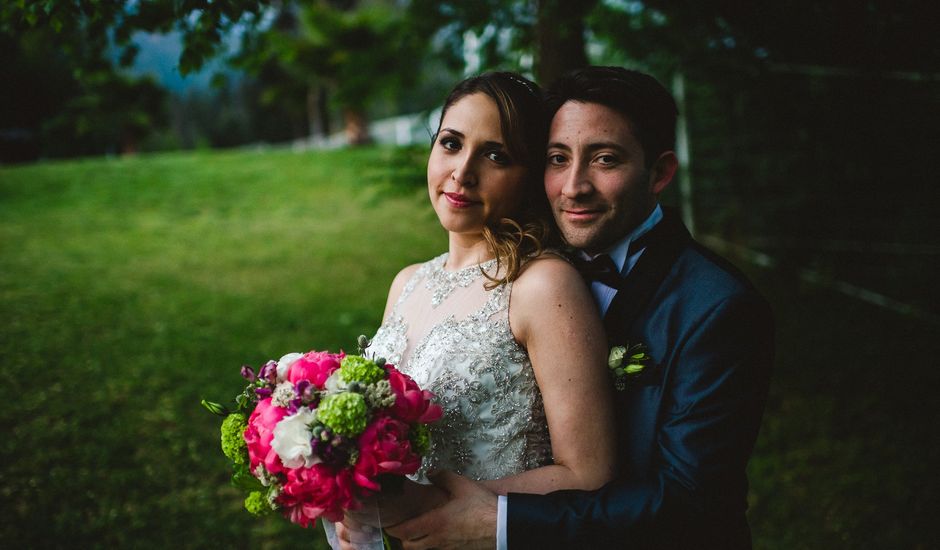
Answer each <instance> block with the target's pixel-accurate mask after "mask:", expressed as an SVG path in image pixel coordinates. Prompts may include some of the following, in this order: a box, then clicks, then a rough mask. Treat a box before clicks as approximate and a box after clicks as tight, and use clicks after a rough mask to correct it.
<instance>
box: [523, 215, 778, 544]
mask: <svg viewBox="0 0 940 550" xmlns="http://www.w3.org/2000/svg"><path fill="white" fill-rule="evenodd" d="M664 214H665V215H664V218H663V220H662V221H660V223H659V224H657V225H656V227H654V228H653V230H652V231H651V232H650V236H649V237H647V241H648V244H647V248H646V251H645V252H644V253H643V255H642V256H641V257H640V260H639V262H638V263H637V265H636V266H635V267H634V268H633V270H632V271H631V272H630V274H629V275H628V277H627V280H626V287H625V288H622V289H621V290H620V291H619V292H618V293H617V295H616V297H615V298H614V301H613V302H612V303H611V306H610V308H609V309H608V311H607V314H606V315H605V318H604V325H605V328H606V330H607V334H608V340H609V343H610V345H611V346H614V345H625V344H627V343H630V344H635V343H640V342H642V343H644V344H646V346H647V347H648V349H649V353H650V355H651V356H652V362H651V364H650V365H649V366H647V368H646V369H645V370H644V371H643V372H642V373H641V374H640V375H639V376H638V377H637V378H635V379H632V380H631V381H630V383H629V384H628V386H627V388H626V389H625V390H624V391H622V392H616V396H615V413H616V416H617V429H618V461H619V475H618V478H617V479H616V480H615V481H613V482H611V483H609V484H607V485H605V486H604V487H603V488H601V489H599V490H597V491H558V492H554V493H551V494H549V495H527V494H518V493H511V494H510V495H509V497H508V508H507V539H508V544H509V548H510V550H517V549H525V548H591V549H596V548H750V546H751V538H750V530H749V528H748V525H747V519H746V517H745V511H746V509H747V487H748V486H747V478H746V475H745V468H746V466H747V461H748V458H749V457H750V454H751V451H752V450H753V446H754V441H755V439H756V437H757V431H758V428H759V426H760V421H761V415H762V413H763V409H764V404H765V402H766V398H767V390H768V386H769V382H770V371H771V364H772V361H773V320H772V316H771V312H770V308H769V306H768V305H767V302H766V301H765V300H764V299H763V298H762V297H761V296H760V295H759V294H758V293H757V292H756V291H755V290H754V288H753V287H752V286H751V285H750V283H749V282H748V281H747V280H746V279H745V278H744V277H743V276H742V275H741V274H740V273H739V272H738V271H737V270H736V269H735V268H734V267H733V266H731V265H730V264H728V263H727V262H725V261H724V260H722V259H721V258H719V257H717V256H715V255H714V254H712V253H710V252H709V251H707V250H705V249H704V248H703V247H701V246H700V245H699V244H697V243H696V242H695V241H693V240H692V239H691V237H690V236H689V233H688V231H686V229H685V227H684V226H682V223H681V222H680V221H679V219H678V216H677V215H676V213H675V212H673V211H671V210H669V209H664ZM589 421H590V419H585V422H589Z"/></svg>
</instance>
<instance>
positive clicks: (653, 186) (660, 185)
mask: <svg viewBox="0 0 940 550" xmlns="http://www.w3.org/2000/svg"><path fill="white" fill-rule="evenodd" d="M678 168H679V159H678V158H676V154H675V152H673V151H666V152H665V153H663V154H661V155H659V158H657V159H656V162H654V163H653V167H652V168H651V169H650V190H651V191H652V192H653V195H659V194H660V193H662V192H663V190H664V189H666V186H668V185H669V182H671V181H672V178H673V177H674V176H675V175H676V170H677V169H678Z"/></svg>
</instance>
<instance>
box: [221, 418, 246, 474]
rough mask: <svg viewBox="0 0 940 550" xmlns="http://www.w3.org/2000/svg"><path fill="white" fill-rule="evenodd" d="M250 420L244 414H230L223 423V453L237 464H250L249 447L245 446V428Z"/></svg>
mask: <svg viewBox="0 0 940 550" xmlns="http://www.w3.org/2000/svg"><path fill="white" fill-rule="evenodd" d="M246 427H248V419H246V418H245V415H243V414H238V413H234V414H230V415H228V416H227V417H225V420H223V421H222V452H223V453H225V456H227V457H229V458H230V459H232V462H234V463H235V464H244V463H246V462H248V445H247V444H245V437H244V433H245V428H246Z"/></svg>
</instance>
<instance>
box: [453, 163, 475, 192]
mask: <svg viewBox="0 0 940 550" xmlns="http://www.w3.org/2000/svg"><path fill="white" fill-rule="evenodd" d="M450 177H451V179H452V180H454V182H456V183H457V185H459V186H461V187H473V186H475V185H476V184H477V175H476V170H475V169H474V167H473V162H472V161H471V159H470V158H469V156H468V157H464V158H462V159H460V160H458V162H457V165H456V166H454V171H453V172H451V174H450Z"/></svg>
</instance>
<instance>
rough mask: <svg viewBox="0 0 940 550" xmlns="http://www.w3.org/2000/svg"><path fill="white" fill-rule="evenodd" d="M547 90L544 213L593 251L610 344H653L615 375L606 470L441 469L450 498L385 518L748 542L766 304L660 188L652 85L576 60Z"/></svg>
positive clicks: (670, 104)
mask: <svg viewBox="0 0 940 550" xmlns="http://www.w3.org/2000/svg"><path fill="white" fill-rule="evenodd" d="M546 95H547V97H548V107H549V113H550V114H551V116H552V119H551V130H550V135H549V144H548V157H547V158H548V164H547V166H546V170H545V190H546V193H547V194H548V198H549V200H550V202H551V204H552V208H553V211H554V215H555V218H556V220H557V222H558V226H559V227H560V229H561V231H562V233H563V234H564V236H565V238H566V240H567V241H568V242H569V243H570V244H571V245H572V246H574V247H576V248H579V249H580V250H581V252H582V256H583V259H585V260H587V259H593V260H594V261H593V264H595V265H593V266H591V267H589V268H588V269H587V270H586V272H587V273H589V275H586V278H589V280H590V281H591V290H592V293H593V294H594V297H595V299H596V301H597V303H598V306H599V307H600V310H601V312H602V314H603V316H604V325H605V328H606V330H607V334H608V340H609V345H610V346H611V347H613V346H627V345H634V344H643V345H644V346H646V349H647V350H648V353H649V355H650V356H651V361H650V362H649V364H648V365H647V366H646V367H645V368H644V369H643V370H642V371H641V372H640V373H639V374H638V375H636V376H635V377H634V378H632V379H628V380H627V383H626V385H625V387H624V388H623V389H622V390H619V391H616V397H615V399H616V408H615V414H616V417H617V422H618V438H619V440H618V460H619V466H618V467H619V470H618V472H619V475H618V477H617V479H616V480H615V481H613V482H611V483H609V484H607V485H605V486H604V487H602V488H601V489H599V490H596V491H558V492H555V493H551V494H548V495H529V494H516V493H511V494H509V495H508V497H498V498H497V496H496V495H494V494H493V493H491V492H489V491H488V490H487V489H485V488H484V487H483V486H482V485H480V484H477V483H475V482H472V481H470V480H468V479H466V478H463V477H460V476H457V475H455V474H450V473H443V474H441V475H440V476H438V478H436V479H435V482H436V483H437V484H438V485H439V486H441V487H442V488H444V489H445V490H446V491H448V492H449V493H450V500H449V501H448V502H447V503H445V504H444V505H443V506H441V507H440V508H437V509H434V510H431V511H429V512H427V513H425V514H424V515H422V516H419V517H417V518H414V519H412V520H410V521H407V522H405V523H402V524H400V525H398V526H395V527H392V528H389V532H390V533H392V534H393V535H395V536H397V537H399V538H401V539H402V540H404V541H405V548H408V549H420V548H493V547H495V546H498V547H499V548H508V549H509V550H517V549H528V548H540V549H541V548H592V549H594V548H749V547H750V546H751V537H750V530H749V528H748V524H747V519H746V517H745V511H746V509H747V488H748V485H747V478H746V475H745V468H746V465H747V461H748V458H749V457H750V454H751V451H752V449H753V446H754V441H755V439H756V437H757V431H758V427H759V426H760V421H761V415H762V413H763V409H764V403H765V400H766V396H767V390H768V385H769V379H770V370H771V363H772V359H773V321H772V317H771V312H770V309H769V307H768V305H767V303H766V302H765V301H764V300H763V299H762V298H761V297H760V296H759V295H758V294H757V292H756V291H755V290H754V289H753V287H751V285H750V284H749V283H748V282H747V281H746V280H745V279H744V277H743V276H742V275H741V274H740V273H738V272H737V270H735V269H734V268H733V267H732V266H731V265H729V264H728V263H726V262H725V261H723V260H722V259H721V258H718V257H717V256H715V255H713V254H711V253H710V252H709V251H707V250H705V249H704V248H702V247H701V246H700V245H699V244H698V243H696V242H695V241H694V240H692V238H691V237H690V235H689V233H688V231H687V230H686V229H685V227H684V226H683V225H682V223H681V221H680V220H679V219H678V217H677V216H676V214H675V213H674V212H672V211H671V210H669V209H667V208H663V207H661V206H660V205H659V204H658V196H659V194H660V193H661V192H662V191H663V190H664V189H665V188H666V186H667V185H668V184H669V182H670V181H671V180H672V178H673V175H674V174H675V171H676V166H677V160H676V155H675V153H674V152H673V149H674V141H675V130H674V128H675V121H676V106H675V102H674V101H673V99H672V97H671V95H670V94H669V92H668V91H666V89H665V88H663V87H662V85H660V84H659V83H658V82H657V81H656V80H655V79H653V78H652V77H650V76H648V75H645V74H642V73H639V72H635V71H628V70H625V69H622V68H618V67H589V68H586V69H582V70H579V71H576V72H574V73H571V74H569V75H566V76H564V77H562V78H561V79H560V80H558V81H557V82H555V83H554V84H553V85H552V86H551V87H550V88H549V89H548V90H547V92H546ZM584 263H587V262H584ZM598 265H601V267H598ZM611 272H613V273H611ZM585 422H590V419H589V418H586V419H585Z"/></svg>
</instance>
